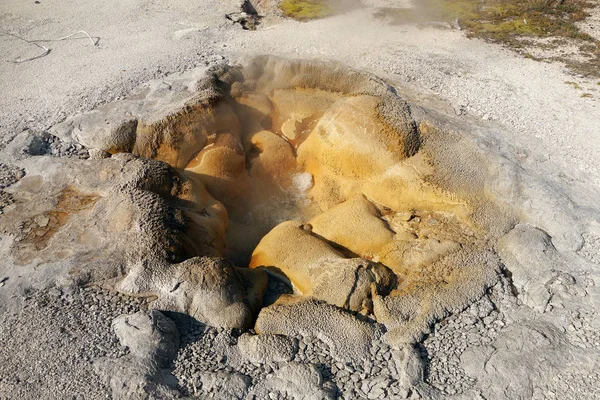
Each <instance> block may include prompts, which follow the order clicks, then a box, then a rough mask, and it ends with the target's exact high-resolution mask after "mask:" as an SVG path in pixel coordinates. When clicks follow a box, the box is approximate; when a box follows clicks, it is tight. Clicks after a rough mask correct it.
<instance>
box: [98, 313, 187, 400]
mask: <svg viewBox="0 0 600 400" xmlns="http://www.w3.org/2000/svg"><path fill="white" fill-rule="evenodd" d="M113 329H114V331H115V333H116V334H117V337H118V338H119V341H120V343H121V345H122V346H127V347H128V348H129V349H130V350H131V353H130V354H128V355H127V356H125V357H121V358H120V359H118V360H112V359H100V360H96V361H95V362H94V365H95V367H96V371H97V372H98V374H99V375H100V376H102V377H104V379H105V380H106V381H107V383H108V385H109V386H110V387H111V389H112V395H113V398H115V399H136V400H137V399H139V400H142V399H171V398H178V397H179V393H178V391H177V390H176V389H174V388H175V387H176V386H177V382H176V380H174V378H173V377H172V376H171V375H170V373H169V372H168V370H166V368H168V367H169V365H170V364H171V362H172V361H173V359H174V358H175V355H176V354H177V350H178V348H179V331H178V330H177V328H176V327H175V324H174V323H173V321H171V320H170V319H168V318H167V317H165V316H164V315H163V314H162V313H160V312H158V311H149V312H138V313H136V314H132V315H121V316H119V317H117V318H116V319H115V320H114V321H113Z"/></svg>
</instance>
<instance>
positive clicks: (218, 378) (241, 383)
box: [195, 371, 251, 400]
mask: <svg viewBox="0 0 600 400" xmlns="http://www.w3.org/2000/svg"><path fill="white" fill-rule="evenodd" d="M250 385H251V379H250V377H249V376H246V375H242V374H239V373H235V372H234V373H228V372H222V371H219V372H201V373H200V374H198V376H196V377H195V386H196V387H197V388H198V389H199V390H202V392H203V393H206V394H211V395H213V396H216V397H217V398H219V399H223V400H242V399H245V398H246V394H247V392H248V389H249V388H250Z"/></svg>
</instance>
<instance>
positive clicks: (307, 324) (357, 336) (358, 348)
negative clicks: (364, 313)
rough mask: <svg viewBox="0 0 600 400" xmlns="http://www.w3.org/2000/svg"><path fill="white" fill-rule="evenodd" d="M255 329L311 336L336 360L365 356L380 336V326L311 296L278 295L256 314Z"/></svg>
mask: <svg viewBox="0 0 600 400" xmlns="http://www.w3.org/2000/svg"><path fill="white" fill-rule="evenodd" d="M255 329H256V331H257V332H259V333H261V334H280V335H287V336H315V337H318V338H320V339H321V340H323V341H324V342H326V343H327V344H328V345H329V346H330V347H331V348H332V353H333V354H332V355H333V356H334V357H336V358H337V359H340V360H345V359H354V360H356V359H361V358H364V357H369V354H370V353H369V348H370V346H371V342H372V341H373V339H374V338H375V337H378V336H380V334H381V331H380V326H379V325H378V324H370V323H367V322H363V321H360V320H358V319H357V318H356V317H354V316H353V315H351V314H349V313H348V312H346V311H344V310H342V309H340V308H338V307H335V306H332V305H330V304H327V303H324V302H321V301H317V300H314V299H310V298H309V299H302V298H300V299H299V298H294V297H293V296H284V297H281V298H280V299H279V300H278V301H277V302H276V303H275V304H273V305H271V306H269V307H266V308H263V309H262V310H261V312H260V313H259V314H258V318H257V320H256V325H255Z"/></svg>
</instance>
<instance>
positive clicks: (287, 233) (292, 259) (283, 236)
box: [250, 221, 343, 294]
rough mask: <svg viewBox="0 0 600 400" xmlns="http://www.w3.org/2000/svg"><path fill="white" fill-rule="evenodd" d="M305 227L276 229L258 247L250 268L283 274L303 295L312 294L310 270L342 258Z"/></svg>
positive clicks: (290, 225) (287, 225) (292, 223)
mask: <svg viewBox="0 0 600 400" xmlns="http://www.w3.org/2000/svg"><path fill="white" fill-rule="evenodd" d="M302 226H303V224H302V223H300V222H297V221H287V222H284V223H282V224H280V225H278V226H276V227H275V228H274V229H273V230H272V231H271V232H269V234H268V235H266V236H265V237H263V239H262V240H261V241H260V243H259V244H258V246H256V249H255V250H254V252H253V253H252V259H251V260H250V268H258V267H266V268H268V269H270V270H271V271H272V272H275V273H278V272H280V273H283V274H284V275H285V276H286V277H287V278H288V279H289V280H290V281H291V282H292V283H293V285H294V287H295V289H297V290H298V291H299V292H300V293H301V294H303V293H309V292H310V291H311V290H312V286H313V282H312V277H311V275H312V274H311V267H314V266H316V265H318V263H319V262H322V261H324V260H327V259H342V258H343V256H342V255H341V254H340V253H339V252H338V251H336V250H334V249H333V248H332V247H331V246H329V245H328V244H327V243H325V242H324V241H322V240H320V239H318V238H317V237H315V236H313V235H312V234H311V233H310V231H308V230H305V229H302Z"/></svg>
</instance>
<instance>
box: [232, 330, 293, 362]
mask: <svg viewBox="0 0 600 400" xmlns="http://www.w3.org/2000/svg"><path fill="white" fill-rule="evenodd" d="M237 345H238V348H239V349H240V353H241V354H242V356H243V357H244V358H246V359H248V360H249V361H251V362H258V363H266V362H272V361H274V362H284V361H290V360H291V359H292V358H293V357H294V354H295V353H296V351H298V341H297V340H296V339H294V338H290V337H287V336H281V335H268V334H263V335H250V334H244V335H242V336H240V337H239V338H238V344H237Z"/></svg>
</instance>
